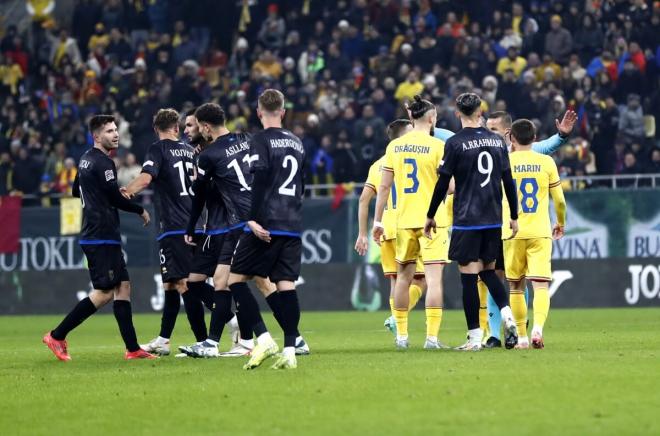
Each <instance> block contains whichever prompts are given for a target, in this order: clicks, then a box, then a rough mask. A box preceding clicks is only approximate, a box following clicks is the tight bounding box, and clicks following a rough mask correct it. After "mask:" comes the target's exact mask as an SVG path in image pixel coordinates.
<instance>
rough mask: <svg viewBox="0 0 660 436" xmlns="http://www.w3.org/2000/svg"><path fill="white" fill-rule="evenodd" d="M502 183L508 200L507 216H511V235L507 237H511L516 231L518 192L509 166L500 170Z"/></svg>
mask: <svg viewBox="0 0 660 436" xmlns="http://www.w3.org/2000/svg"><path fill="white" fill-rule="evenodd" d="M507 161H508V157H507ZM502 185H503V186H504V194H505V195H506V200H507V201H508V202H509V214H510V215H509V216H510V217H511V222H510V226H511V236H510V237H509V239H513V237H514V236H516V233H518V194H517V193H516V183H515V182H514V181H513V174H511V168H510V167H507V168H506V169H504V170H503V171H502Z"/></svg>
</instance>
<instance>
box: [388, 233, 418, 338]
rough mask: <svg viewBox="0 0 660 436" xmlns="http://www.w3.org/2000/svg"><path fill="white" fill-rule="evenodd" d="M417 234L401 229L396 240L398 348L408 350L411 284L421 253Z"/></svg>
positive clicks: (395, 305)
mask: <svg viewBox="0 0 660 436" xmlns="http://www.w3.org/2000/svg"><path fill="white" fill-rule="evenodd" d="M416 233H417V232H416V231H415V230H411V229H399V230H398V231H397V238H396V262H397V264H398V267H397V277H396V283H395V284H394V310H393V312H394V319H395V321H396V330H397V335H396V342H395V344H396V346H397V348H408V307H409V306H410V291H409V289H410V284H411V283H412V281H413V278H414V276H415V269H416V263H417V258H418V257H419V253H420V246H419V241H418V238H417V234H416Z"/></svg>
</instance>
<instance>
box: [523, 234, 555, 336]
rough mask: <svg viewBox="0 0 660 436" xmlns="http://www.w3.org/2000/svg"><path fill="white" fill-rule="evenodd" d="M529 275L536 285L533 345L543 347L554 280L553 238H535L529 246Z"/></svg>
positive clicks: (534, 285)
mask: <svg viewBox="0 0 660 436" xmlns="http://www.w3.org/2000/svg"><path fill="white" fill-rule="evenodd" d="M529 256H530V261H529V276H528V279H529V280H531V281H532V285H533V287H534V302H533V311H534V326H533V328H532V347H534V348H543V347H544V343H543V326H544V325H545V321H546V320H547V318H548V312H549V311H550V293H549V289H548V285H549V284H550V281H551V280H552V268H551V260H550V259H551V257H552V240H551V239H550V238H543V239H534V240H533V241H531V242H530V247H529Z"/></svg>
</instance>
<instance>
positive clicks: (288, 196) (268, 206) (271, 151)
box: [250, 128, 305, 236]
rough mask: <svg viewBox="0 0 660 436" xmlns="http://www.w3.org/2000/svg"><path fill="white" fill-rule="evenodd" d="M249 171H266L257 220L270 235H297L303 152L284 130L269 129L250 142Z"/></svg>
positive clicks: (259, 133) (302, 193)
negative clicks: (266, 187)
mask: <svg viewBox="0 0 660 436" xmlns="http://www.w3.org/2000/svg"><path fill="white" fill-rule="evenodd" d="M250 154H251V155H252V159H253V161H252V167H251V168H252V171H253V172H254V171H267V172H268V180H269V181H270V185H269V187H268V189H267V190H266V193H265V196H264V202H263V206H262V208H261V211H260V212H259V217H258V219H257V221H258V222H259V224H261V225H262V226H263V227H264V228H265V229H267V230H268V231H270V233H271V234H272V235H288V236H300V233H301V232H302V200H303V196H304V193H305V185H304V174H305V168H304V164H305V150H304V148H303V145H302V142H301V141H300V138H298V137H297V136H296V135H294V134H293V133H291V132H290V131H288V130H286V129H281V128H268V129H265V130H262V131H260V132H258V133H255V134H254V135H253V136H252V138H251V139H250Z"/></svg>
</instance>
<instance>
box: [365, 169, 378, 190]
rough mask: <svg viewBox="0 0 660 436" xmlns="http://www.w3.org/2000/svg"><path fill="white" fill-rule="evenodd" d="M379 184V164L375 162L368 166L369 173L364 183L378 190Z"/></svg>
mask: <svg viewBox="0 0 660 436" xmlns="http://www.w3.org/2000/svg"><path fill="white" fill-rule="evenodd" d="M379 185H380V165H379V164H378V162H375V163H373V164H372V165H371V167H370V168H369V175H368V176H367V181H366V182H365V183H364V186H365V187H369V188H371V189H373V190H374V191H376V192H378V186H379Z"/></svg>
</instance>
